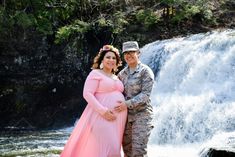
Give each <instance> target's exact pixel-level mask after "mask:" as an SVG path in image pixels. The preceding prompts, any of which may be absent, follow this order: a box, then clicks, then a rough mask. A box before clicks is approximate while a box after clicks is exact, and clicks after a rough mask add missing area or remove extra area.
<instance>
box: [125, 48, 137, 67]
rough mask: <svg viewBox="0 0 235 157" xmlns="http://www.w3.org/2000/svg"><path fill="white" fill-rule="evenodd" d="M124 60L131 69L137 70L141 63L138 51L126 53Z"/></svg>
mask: <svg viewBox="0 0 235 157" xmlns="http://www.w3.org/2000/svg"><path fill="white" fill-rule="evenodd" d="M124 59H125V61H126V63H127V64H128V66H129V67H130V68H135V67H136V65H137V64H138V62H139V52H138V51H127V52H124Z"/></svg>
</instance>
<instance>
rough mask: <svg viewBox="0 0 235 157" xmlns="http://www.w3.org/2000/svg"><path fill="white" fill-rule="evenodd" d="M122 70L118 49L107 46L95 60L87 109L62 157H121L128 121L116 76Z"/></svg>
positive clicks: (86, 89) (87, 90)
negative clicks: (121, 103)
mask: <svg viewBox="0 0 235 157" xmlns="http://www.w3.org/2000/svg"><path fill="white" fill-rule="evenodd" d="M119 66H121V58H120V55H119V51H118V49H116V48H115V47H113V46H112V45H105V46H103V47H102V48H101V49H100V51H99V53H98V54H97V56H96V57H95V58H94V62H93V65H92V69H93V70H92V71H91V72H90V74H89V75H88V77H87V79H86V82H85V85H84V90H83V96H84V98H85V99H86V101H87V103H88V104H87V106H86V108H85V110H84V111H83V113H82V115H81V117H80V119H79V121H78V123H77V124H76V126H75V128H74V130H73V131H72V133H71V136H70V137H69V139H68V141H67V143H66V145H65V147H64V150H63V151H62V153H61V155H60V156H61V157H120V156H121V143H122V138H123V132H124V127H125V124H126V118H127V108H126V107H123V106H122V107H116V105H117V103H118V102H122V101H124V96H123V94H122V92H123V89H124V87H123V84H122V82H121V81H120V80H119V79H118V77H117V76H116V75H115V72H116V70H117V68H118V67H119Z"/></svg>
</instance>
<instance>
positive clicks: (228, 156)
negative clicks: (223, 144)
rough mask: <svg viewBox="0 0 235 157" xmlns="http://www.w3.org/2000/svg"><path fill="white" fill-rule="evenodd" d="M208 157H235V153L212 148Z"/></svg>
mask: <svg viewBox="0 0 235 157" xmlns="http://www.w3.org/2000/svg"><path fill="white" fill-rule="evenodd" d="M207 156H208V157H235V152H231V151H227V150H216V149H213V148H211V149H210V150H209V152H208V154H207Z"/></svg>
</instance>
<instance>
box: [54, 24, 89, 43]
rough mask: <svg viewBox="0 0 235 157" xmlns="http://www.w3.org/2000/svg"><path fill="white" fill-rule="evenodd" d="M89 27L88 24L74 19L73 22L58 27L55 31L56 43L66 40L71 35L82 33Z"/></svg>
mask: <svg viewBox="0 0 235 157" xmlns="http://www.w3.org/2000/svg"><path fill="white" fill-rule="evenodd" d="M89 29H90V25H89V24H88V23H86V22H84V21H80V20H76V21H75V22H74V23H73V24H70V25H66V26H64V27H61V28H59V29H58V31H57V33H56V40H55V42H56V43H61V42H62V41H64V40H68V39H69V38H70V37H71V36H73V35H75V34H77V35H83V34H84V33H86V32H87V31H88V30H89Z"/></svg>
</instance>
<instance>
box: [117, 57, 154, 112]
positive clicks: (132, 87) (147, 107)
mask: <svg viewBox="0 0 235 157" xmlns="http://www.w3.org/2000/svg"><path fill="white" fill-rule="evenodd" d="M118 77H119V79H120V80H121V81H122V82H123V84H124V96H125V99H126V104H127V107H128V115H135V114H136V113H137V112H141V111H142V112H148V113H151V112H152V106H151V100H150V94H151V91H152V88H153V83H154V74H153V71H152V70H151V69H150V68H149V67H148V66H147V65H145V64H143V63H141V62H140V63H138V65H137V67H136V69H135V70H133V71H130V69H129V67H128V66H127V67H125V68H124V69H123V70H122V71H120V72H119V74H118Z"/></svg>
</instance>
